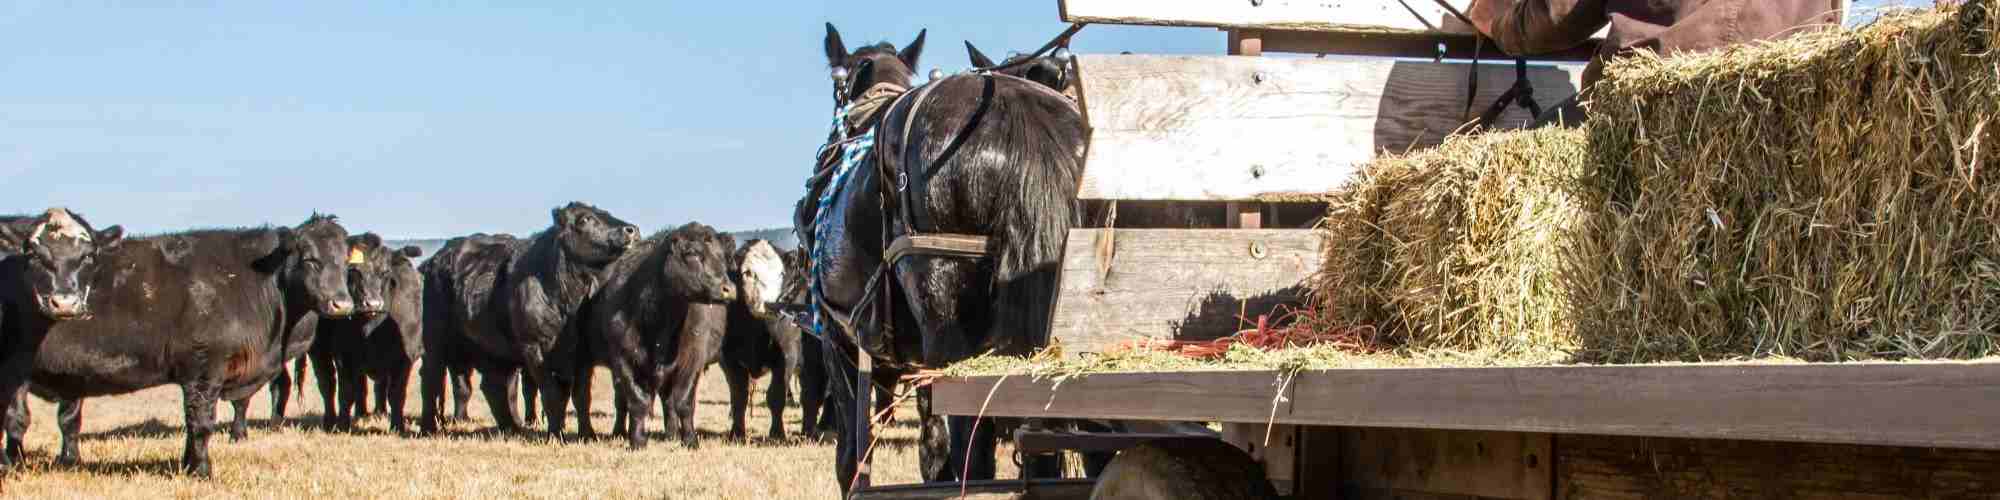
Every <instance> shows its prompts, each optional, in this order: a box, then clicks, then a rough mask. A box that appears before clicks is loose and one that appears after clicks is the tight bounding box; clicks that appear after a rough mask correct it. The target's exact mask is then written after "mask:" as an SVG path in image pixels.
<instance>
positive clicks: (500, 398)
mask: <svg viewBox="0 0 2000 500" xmlns="http://www.w3.org/2000/svg"><path fill="white" fill-rule="evenodd" d="M517 378H520V373H519V370H518V369H515V368H501V367H498V366H490V365H489V367H488V368H486V369H482V370H480V371H479V390H480V392H483V393H485V394H486V408H488V409H490V410H492V412H493V424H494V426H495V427H498V428H499V429H500V430H501V431H502V432H516V431H519V430H521V424H520V423H519V422H520V420H518V419H516V418H515V416H514V379H517Z"/></svg>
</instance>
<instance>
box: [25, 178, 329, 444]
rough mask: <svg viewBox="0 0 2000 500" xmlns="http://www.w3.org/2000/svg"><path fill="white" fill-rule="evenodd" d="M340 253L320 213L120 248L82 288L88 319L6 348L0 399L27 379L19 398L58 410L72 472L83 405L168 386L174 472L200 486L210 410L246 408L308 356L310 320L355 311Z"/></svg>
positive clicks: (209, 431) (105, 255)
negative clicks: (294, 221)
mask: <svg viewBox="0 0 2000 500" xmlns="http://www.w3.org/2000/svg"><path fill="white" fill-rule="evenodd" d="M346 243H347V230H346V229H345V228H342V227H341V226H340V224H339V222H338V221H336V220H335V219H334V217H333V216H331V215H319V214H314V215H313V216H312V217H311V218H309V219H307V220H306V221H305V222H304V223H303V224H300V225H298V226H297V227H294V228H283V227H280V228H258V229H239V230H200V231H190V232H184V233H175V234H169V235H163V236H156V237H149V238H140V239H135V240H134V241H130V242H127V243H126V244H124V245H120V246H118V247H117V248H115V249H112V251H110V252H104V253H102V255H101V256H100V257H99V259H98V260H99V265H100V266H101V268H102V271H101V272H98V273H95V274H94V275H92V276H91V286H92V288H96V289H99V290H100V291H99V292H98V293H94V294H91V295H90V296H89V297H88V301H89V310H90V311H91V312H92V315H91V316H90V317H88V318H84V319H76V320H70V321H66V322H63V323H59V324H57V325H55V327H53V328H51V329H49V330H48V331H47V333H46V334H45V335H40V336H35V337H34V338H24V339H19V340H12V339H10V342H20V343H19V344H16V345H18V346H21V347H23V348H24V349H26V351H25V352H29V353H33V354H29V355H26V356H24V357H21V358H14V357H10V358H9V359H8V361H7V365H6V366H5V367H4V370H0V372H4V373H5V374H7V375H8V377H7V378H6V380H0V390H5V389H8V388H12V387H18V385H17V384H19V383H21V382H22V380H20V377H21V376H22V375H28V376H31V377H32V381H33V385H31V386H30V390H32V391H33V392H34V393H35V394H36V395H38V396H41V397H43V398H44V399H50V400H55V401H57V402H58V403H61V404H62V405H63V408H62V411H61V415H59V416H58V419H59V420H60V422H59V426H60V427H61V430H62V434H63V444H62V451H61V452H60V453H59V454H58V455H57V460H58V461H63V462H75V461H76V460H77V459H78V455H79V453H78V450H77V437H78V436H77V431H79V430H80V428H81V426H82V417H83V415H82V399H83V398H86V397H98V396H111V395H118V394H125V393H130V392H134V391H138V390H142V389H146V388H150V387H154V386H159V385H165V384H175V385H179V386H180V387H181V393H182V397H183V398H184V402H183V405H182V406H183V408H184V410H185V418H186V420H187V422H186V429H187V443H186V448H185V450H184V451H183V453H182V455H181V466H182V468H183V469H184V470H186V471H187V472H189V473H192V474H195V475H198V476H207V475H209V474H210V472H211V466H210V463H209V457H208V438H209V436H210V435H211V434H213V433H214V431H215V405H216V403H217V402H218V401H222V400H228V401H234V400H238V399H243V398H247V397H249V395H250V393H252V392H254V391H256V390H257V389H259V388H261V387H263V386H264V385H265V384H266V383H268V382H270V381H271V379H273V378H275V377H276V376H277V375H278V374H279V373H282V372H283V371H284V365H285V361H286V360H287V359H288V357H289V356H296V355H299V354H303V353H304V352H305V350H306V348H307V347H310V346H311V344H312V340H313V337H314V336H315V334H316V332H315V328H312V327H311V326H312V325H314V324H316V322H317V321H316V320H315V319H314V318H316V317H319V316H324V317H328V318H340V317H346V316H348V315H349V314H352V313H353V312H354V301H353V299H352V298H351V296H350V295H349V294H348V290H347V273H346V270H347V269H346V266H345V265H343V259H344V257H345V256H346V253H347V252H346V249H347V248H346V247H347V245H346ZM301 326H307V327H303V328H302V327H301ZM10 333H11V332H10ZM15 352H17V353H19V352H23V351H15ZM9 418H19V419H20V422H19V425H18V426H16V425H10V426H9V427H10V430H13V428H16V427H18V428H20V429H21V430H25V428H26V415H25V413H10V414H9ZM14 437H15V436H10V441H12V438H14ZM10 444H11V443H10Z"/></svg>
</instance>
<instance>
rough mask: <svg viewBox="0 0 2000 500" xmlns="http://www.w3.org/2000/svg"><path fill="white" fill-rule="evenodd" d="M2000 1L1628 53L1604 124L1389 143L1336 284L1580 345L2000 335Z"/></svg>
mask: <svg viewBox="0 0 2000 500" xmlns="http://www.w3.org/2000/svg"><path fill="white" fill-rule="evenodd" d="M1994 3H1995V2H1993V1H1992V0H1983V1H1977V2H1971V3H1968V4H1966V5H1965V6H1963V7H1946V8H1942V9H1939V10H1935V11H1929V12H1923V13H1911V14H1904V15H1891V16H1887V17H1884V18H1883V19H1882V20H1881V21H1879V22H1877V23H1875V24H1872V25H1870V26H1868V27H1865V28H1862V29H1859V30H1853V31H1830V32H1819V33H1808V34H1802V35H1798V36H1795V37H1792V38H1787V39H1784V40H1780V41H1774V42H1762V43H1756V44H1749V45H1743V46H1738V47H1732V48H1728V49H1724V50H1720V51H1715V52H1710V53H1705V54H1699V55H1687V56H1680V57H1672V58H1662V57H1657V56H1651V55H1640V56H1636V57H1632V58H1628V59H1625V60H1623V61H1621V62H1619V63H1617V64H1613V65H1611V67H1610V68H1609V70H1608V71H1607V75H1606V78H1605V79H1604V80H1603V81H1602V82H1600V83H1599V84H1598V86H1597V87H1596V88H1595V89H1593V91H1592V92H1593V93H1592V95H1591V99H1590V109H1591V111H1592V113H1593V114H1592V117H1591V119H1590V121H1589V122H1588V123H1587V124H1585V126H1584V127H1583V129H1582V131H1580V132H1576V133H1578V134H1584V135H1582V136H1573V135H1563V134H1565V132H1529V133H1521V134H1496V135H1492V136H1488V137H1486V138H1473V139H1458V140H1455V141H1453V142H1452V143H1448V144H1446V145H1445V146H1444V147H1441V148H1439V149H1438V150H1435V151H1431V152H1426V153H1422V154H1417V155H1412V156H1406V157H1400V158H1388V159H1384V160H1380V161H1377V162H1375V163H1374V164H1371V165H1370V166H1369V167H1368V169H1367V171H1368V174H1367V176H1366V177H1364V178H1363V179H1362V180H1360V181H1359V182H1357V183H1355V184H1354V185H1351V186H1348V187H1347V188H1344V189H1343V190H1341V191H1340V192H1337V193H1335V194H1334V195H1333V196H1332V199H1333V200H1334V203H1333V205H1334V206H1333V209H1332V211H1331V213H1330V214H1329V219H1328V222H1327V226H1326V229H1327V234H1328V238H1329V244H1328V246H1327V248H1328V255H1327V259H1328V260H1327V265H1326V266H1325V269H1324V270H1323V272H1324V273H1325V275H1324V276H1323V277H1322V278H1321V279H1320V280H1319V287H1318V290H1317V291H1318V293H1319V294H1320V297H1321V298H1320V300H1321V301H1322V304H1323V305H1326V306H1328V307H1329V308H1331V309H1333V310H1334V311H1335V312H1336V313H1337V314H1341V315H1344V318H1345V319H1346V320H1348V321H1352V322H1357V323H1373V324H1377V325H1378V326H1380V327H1381V328H1382V329H1383V332H1384V333H1385V338H1387V339H1389V340H1393V341H1399V342H1403V343H1405V344H1407V345H1410V346H1415V347H1437V348H1501V349H1514V348H1523V349H1531V350H1533V349H1558V350H1567V351H1569V352H1571V353H1573V354H1574V358H1573V360H1575V361H1588V362H1619V363H1640V362H1654V361H1706V360H1717V359H1736V358H1761V357H1796V358H1801V359H1807V360H1814V361H1847V360H1856V359H1874V358H1894V359H1909V358H1922V359H1933V358H1976V357H1984V356H1989V355H1992V354H1995V352H1996V342H1995V331H1996V328H2000V241H1996V240H1995V231H1994V218H1995V216H1996V215H2000V196H1996V194H1995V193H1996V192H1995V191H1994V190H1992V189H1988V188H1987V185H1989V184H1991V183H1993V182H1995V181H1996V180H2000V179H1995V178H1994V175H1995V174H1994V173H1993V169H1992V168H1982V167H1983V166H1987V165H1991V164H1993V163H1994V161H1992V160H1994V159H1995V157H1996V149H1995V146H2000V144H1992V143H1993V142H1994V141H1992V140H1991V139H1993V138H1994V134H1996V133H2000V128H1995V127H1988V125H1989V124H1990V123H1989V122H1991V121H1992V120H1993V119H1994V117H1995V116H1996V115H2000V109H1996V108H2000V86H1996V79H2000V58H1996V57H1995V56H1994V54H1993V52H1992V51H1991V50H1990V48H1992V47H1994V46H1996V45H2000V37H1996V35H1995V29H1994V26H1995V22H1994V20H1993V18H1992V17H1991V16H1990V15H1988V12H1990V11H1991V9H1992V6H1993V5H1994ZM1577 155H1583V156H1584V157H1582V158H1579V157H1578V156H1577Z"/></svg>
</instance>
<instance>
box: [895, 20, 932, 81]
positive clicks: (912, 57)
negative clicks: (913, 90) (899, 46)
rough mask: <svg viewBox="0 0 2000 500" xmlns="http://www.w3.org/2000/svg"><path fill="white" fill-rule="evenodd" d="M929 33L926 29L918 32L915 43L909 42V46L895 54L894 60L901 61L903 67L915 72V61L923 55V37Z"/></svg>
mask: <svg viewBox="0 0 2000 500" xmlns="http://www.w3.org/2000/svg"><path fill="white" fill-rule="evenodd" d="M930 31H931V30H928V29H925V30H921V31H918V32H917V39H916V41H912V42H910V46H908V47H903V51H902V52H897V53H896V58H897V59H902V60H903V65H904V66H909V67H910V71H911V72H916V71H917V59H918V58H921V57H923V55H924V35H926V34H929V33H930Z"/></svg>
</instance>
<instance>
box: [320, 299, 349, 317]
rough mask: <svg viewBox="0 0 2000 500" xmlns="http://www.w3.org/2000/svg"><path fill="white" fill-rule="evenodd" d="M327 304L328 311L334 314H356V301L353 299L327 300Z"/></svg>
mask: <svg viewBox="0 0 2000 500" xmlns="http://www.w3.org/2000/svg"><path fill="white" fill-rule="evenodd" d="M326 306H327V312H328V313H330V314H332V315H334V316H346V315H349V314H354V301H352V300H348V299H339V300H333V301H330V302H327V304H326Z"/></svg>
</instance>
